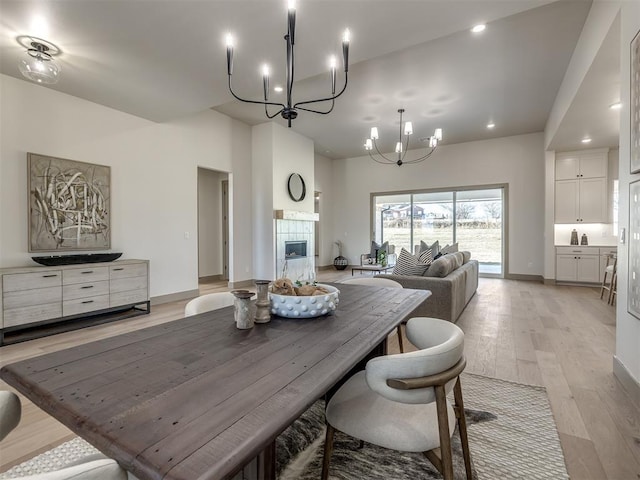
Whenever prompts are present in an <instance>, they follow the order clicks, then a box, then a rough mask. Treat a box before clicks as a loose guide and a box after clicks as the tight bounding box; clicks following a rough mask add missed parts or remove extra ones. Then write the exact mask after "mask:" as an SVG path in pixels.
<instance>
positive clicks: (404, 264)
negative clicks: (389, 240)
mask: <svg viewBox="0 0 640 480" xmlns="http://www.w3.org/2000/svg"><path fill="white" fill-rule="evenodd" d="M427 268H429V264H428V263H421V262H420V261H419V259H418V257H416V256H415V255H411V253H409V252H407V251H406V250H405V249H404V248H403V249H401V250H400V255H399V256H398V260H397V261H396V265H395V266H394V267H393V274H394V275H418V276H422V275H423V274H424V272H425V271H426V270H427Z"/></svg>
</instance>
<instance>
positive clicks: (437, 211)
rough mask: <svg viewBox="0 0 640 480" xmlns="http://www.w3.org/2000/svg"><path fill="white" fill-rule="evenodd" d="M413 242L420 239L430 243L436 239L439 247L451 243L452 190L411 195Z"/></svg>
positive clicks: (418, 243)
mask: <svg viewBox="0 0 640 480" xmlns="http://www.w3.org/2000/svg"><path fill="white" fill-rule="evenodd" d="M413 203H414V207H415V210H417V212H416V213H418V214H419V216H414V226H413V228H414V231H413V244H414V245H420V241H421V240H422V241H423V242H424V243H426V244H427V245H431V244H432V243H433V242H435V241H436V240H438V242H439V243H440V246H441V247H444V246H445V245H450V244H452V243H453V192H434V193H417V194H415V195H414V196H413Z"/></svg>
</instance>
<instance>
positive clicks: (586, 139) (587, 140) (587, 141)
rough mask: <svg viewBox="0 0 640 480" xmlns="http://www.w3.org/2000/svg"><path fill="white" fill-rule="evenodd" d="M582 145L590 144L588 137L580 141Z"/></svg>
mask: <svg viewBox="0 0 640 480" xmlns="http://www.w3.org/2000/svg"><path fill="white" fill-rule="evenodd" d="M582 143H591V139H590V138H589V137H585V138H583V139H582Z"/></svg>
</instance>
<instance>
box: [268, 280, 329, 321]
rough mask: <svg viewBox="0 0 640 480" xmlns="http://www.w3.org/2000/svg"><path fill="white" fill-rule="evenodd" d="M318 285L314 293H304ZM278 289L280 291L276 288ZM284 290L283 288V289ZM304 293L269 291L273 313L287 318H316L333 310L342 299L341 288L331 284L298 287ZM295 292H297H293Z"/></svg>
mask: <svg viewBox="0 0 640 480" xmlns="http://www.w3.org/2000/svg"><path fill="white" fill-rule="evenodd" d="M307 287H316V288H315V290H314V291H313V294H312V295H304V293H308V292H310V291H311V288H307ZM276 291H278V290H277V289H276ZM281 291H282V290H281ZM298 291H300V293H302V295H299V294H297V293H295V290H294V292H290V291H286V292H283V293H275V292H274V291H273V289H272V291H270V292H269V301H270V303H271V313H272V314H273V315H278V316H279V317H287V318H314V317H320V316H322V315H327V314H328V313H331V312H333V311H334V310H335V309H336V307H337V306H338V302H339V301H340V299H339V295H340V290H338V289H337V288H336V287H332V286H331V285H324V284H321V283H318V284H316V285H305V286H304V287H300V288H299V289H298ZM293 293H295V294H293Z"/></svg>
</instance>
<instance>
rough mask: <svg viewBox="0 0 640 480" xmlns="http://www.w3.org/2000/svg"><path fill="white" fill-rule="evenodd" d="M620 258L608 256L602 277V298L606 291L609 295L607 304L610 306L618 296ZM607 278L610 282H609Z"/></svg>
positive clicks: (613, 255)
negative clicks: (617, 284)
mask: <svg viewBox="0 0 640 480" xmlns="http://www.w3.org/2000/svg"><path fill="white" fill-rule="evenodd" d="M617 266H618V256H617V255H615V254H613V253H610V254H608V255H607V265H606V266H605V269H604V276H603V277H602V285H601V286H600V298H602V297H603V296H604V292H605V290H606V291H607V292H609V293H608V295H607V303H608V304H609V305H613V301H614V299H615V295H616V282H617V279H618V275H617V272H618V269H617ZM607 277H608V279H609V282H607Z"/></svg>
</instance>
